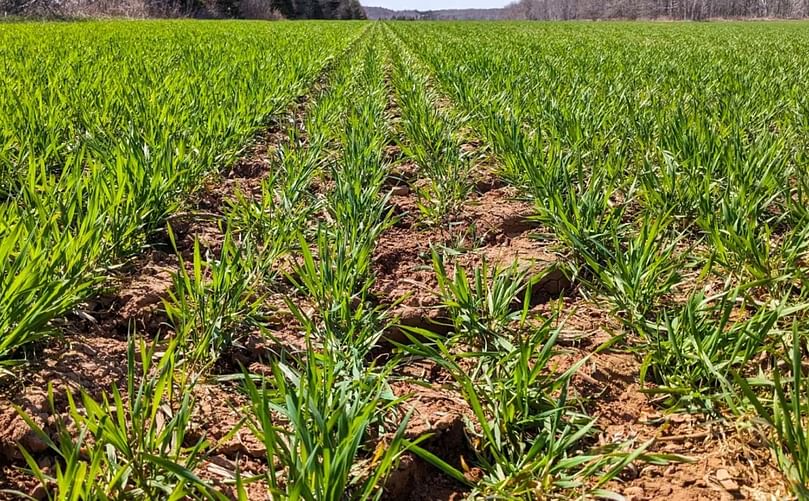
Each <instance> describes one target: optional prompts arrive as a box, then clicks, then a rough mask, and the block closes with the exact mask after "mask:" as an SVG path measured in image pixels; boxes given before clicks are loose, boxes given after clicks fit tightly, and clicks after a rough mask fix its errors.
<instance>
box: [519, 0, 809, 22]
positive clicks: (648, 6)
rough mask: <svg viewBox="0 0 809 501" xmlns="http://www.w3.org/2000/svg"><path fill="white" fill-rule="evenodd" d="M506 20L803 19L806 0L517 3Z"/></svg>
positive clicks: (536, 0)
mask: <svg viewBox="0 0 809 501" xmlns="http://www.w3.org/2000/svg"><path fill="white" fill-rule="evenodd" d="M504 10H505V13H504V14H505V15H504V18H508V19H535V20H539V19H559V20H564V19H683V20H693V21H698V20H703V19H711V18H726V19H733V18H803V17H807V16H809V0H518V1H517V2H515V3H512V4H511V5H509V6H507V7H506V8H505V9H504Z"/></svg>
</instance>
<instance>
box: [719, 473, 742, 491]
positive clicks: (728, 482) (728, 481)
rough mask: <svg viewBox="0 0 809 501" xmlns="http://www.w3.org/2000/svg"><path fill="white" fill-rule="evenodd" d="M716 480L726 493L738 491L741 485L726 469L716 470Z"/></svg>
mask: <svg viewBox="0 0 809 501" xmlns="http://www.w3.org/2000/svg"><path fill="white" fill-rule="evenodd" d="M716 479H717V480H718V481H719V484H720V485H721V486H722V488H723V489H725V490H726V491H738V490H739V484H737V483H736V481H735V480H733V477H732V476H731V475H730V472H729V471H727V470H726V469H724V468H720V469H718V470H716Z"/></svg>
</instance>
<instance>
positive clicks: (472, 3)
mask: <svg viewBox="0 0 809 501" xmlns="http://www.w3.org/2000/svg"><path fill="white" fill-rule="evenodd" d="M360 3H361V4H362V5H366V6H373V7H385V8H387V9H393V10H411V9H413V10H437V9H487V8H490V7H503V6H505V5H506V4H507V3H509V0H360Z"/></svg>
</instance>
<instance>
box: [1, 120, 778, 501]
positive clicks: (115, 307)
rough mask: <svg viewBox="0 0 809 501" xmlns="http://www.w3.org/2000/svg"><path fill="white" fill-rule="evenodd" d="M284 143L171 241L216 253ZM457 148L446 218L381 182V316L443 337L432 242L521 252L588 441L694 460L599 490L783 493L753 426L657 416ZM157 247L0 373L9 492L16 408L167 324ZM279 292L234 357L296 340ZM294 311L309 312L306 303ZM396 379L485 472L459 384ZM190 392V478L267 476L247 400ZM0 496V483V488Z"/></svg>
mask: <svg viewBox="0 0 809 501" xmlns="http://www.w3.org/2000/svg"><path fill="white" fill-rule="evenodd" d="M302 109H303V105H301V106H299V107H298V109H297V111H296V117H297V118H298V120H299V119H300V114H301V113H302ZM284 140H286V136H285V135H284V133H283V131H282V130H280V129H278V128H276V129H273V130H271V131H270V132H269V133H268V134H266V135H265V136H264V137H262V138H260V140H259V141H257V144H256V145H255V147H254V148H253V149H252V150H251V151H250V152H249V153H248V154H247V155H246V157H245V158H244V159H242V160H240V161H239V162H237V163H236V164H235V165H234V166H233V168H232V169H230V170H229V172H227V173H226V174H225V177H224V180H223V182H221V183H216V184H211V185H209V186H208V187H207V189H206V190H203V192H202V193H200V195H199V196H198V197H197V198H196V200H195V203H194V206H193V210H191V211H189V212H188V213H187V214H184V215H180V216H177V217H175V218H173V220H172V221H171V223H172V226H173V228H174V230H175V233H176V235H177V239H178V245H177V246H178V250H179V251H180V253H181V255H183V256H184V258H186V259H187V257H186V256H187V255H188V253H189V252H190V251H191V250H192V249H193V243H194V240H195V239H199V240H200V242H201V244H202V245H203V246H204V247H205V248H207V249H210V250H212V251H214V250H216V249H217V248H218V246H219V245H221V238H222V236H221V231H220V229H219V227H218V220H219V216H220V215H221V213H222V211H223V210H224V207H225V204H226V201H227V200H228V199H229V198H231V197H232V196H233V194H234V193H235V191H236V190H239V191H240V192H242V193H244V194H246V195H247V196H259V194H260V183H261V179H262V177H263V176H265V175H266V173H267V172H268V170H269V169H270V161H269V158H271V156H272V154H273V152H274V149H275V148H276V147H277V145H278V144H280V143H281V142H282V141H284ZM465 148H466V151H467V153H468V154H469V155H471V156H473V157H478V158H480V159H481V162H483V166H484V167H483V168H481V169H479V171H480V172H482V174H481V175H480V176H479V180H478V182H477V189H478V191H477V193H476V194H475V195H473V196H472V197H470V199H469V200H468V201H467V203H465V205H464V206H463V208H462V209H461V211H460V212H459V213H458V214H456V215H455V217H454V218H453V219H452V221H450V223H449V224H447V225H445V226H442V227H424V226H422V225H421V224H420V221H419V218H418V216H417V212H418V209H417V201H418V199H417V196H416V194H415V193H414V192H413V191H412V190H411V189H410V185H412V184H413V183H414V182H416V180H417V178H418V172H417V169H416V167H415V166H413V165H411V164H408V163H406V162H401V161H399V162H397V166H396V167H395V168H394V170H393V172H392V174H391V178H390V181H389V187H390V189H391V190H392V196H391V198H390V203H391V205H392V207H393V208H394V211H395V213H396V214H397V215H398V216H399V221H398V223H397V224H396V225H395V226H394V227H392V228H390V229H389V230H388V231H387V232H385V233H384V234H383V235H382V236H381V238H380V239H379V240H378V241H377V245H376V248H375V252H374V257H373V262H374V272H375V275H376V282H375V285H374V288H373V293H374V295H375V297H376V300H377V301H378V302H379V304H382V305H387V306H391V311H390V314H391V315H392V316H394V317H397V318H399V324H400V326H407V327H418V328H423V329H429V330H431V331H433V332H438V333H441V332H448V331H450V330H451V325H450V322H449V320H448V318H447V313H446V311H444V310H443V309H442V308H441V307H440V304H441V301H440V299H439V297H438V291H437V286H438V284H437V280H436V276H435V272H434V270H433V264H432V257H431V248H432V247H433V246H446V247H449V248H453V249H455V250H457V251H458V253H459V255H458V257H457V258H456V259H454V260H453V261H452V262H451V263H450V265H451V266H462V267H464V268H465V269H470V270H471V269H472V268H474V267H476V266H479V265H480V264H481V263H482V262H483V260H486V261H487V262H488V263H490V264H491V265H493V266H496V267H505V266H510V265H511V264H512V263H514V262H516V263H517V266H518V267H519V268H520V269H522V270H524V271H525V272H526V273H528V274H529V275H531V276H534V277H539V279H538V280H537V282H536V284H535V285H534V289H535V290H534V291H533V298H534V301H533V303H534V304H533V308H532V310H531V311H532V318H534V319H537V318H540V317H548V316H550V315H551V314H553V313H555V312H558V313H559V319H558V321H559V322H561V325H562V336H561V338H560V344H561V352H560V354H559V355H558V356H557V357H556V358H555V362H556V364H557V368H558V369H559V370H563V369H565V368H567V367H570V366H571V365H572V364H574V363H576V362H577V361H579V360H581V358H582V357H586V356H590V358H589V360H588V361H587V363H585V364H584V365H583V366H582V368H581V369H580V370H579V371H578V373H577V375H576V377H575V378H574V389H575V392H576V393H577V394H578V395H579V396H580V397H582V398H583V399H585V400H586V401H587V405H588V407H589V411H590V412H591V415H593V416H594V417H596V418H597V426H598V428H599V430H601V433H600V436H599V438H598V443H597V444H594V445H607V444H614V443H625V442H627V441H631V442H632V443H634V444H635V446H639V445H640V444H642V443H645V442H646V441H648V440H651V439H654V442H653V443H652V445H651V446H650V448H649V451H654V452H664V453H669V454H681V455H684V456H688V457H689V458H691V459H692V461H691V462H682V463H672V464H669V465H665V466H653V465H649V464H645V463H643V462H636V463H635V464H633V465H631V466H630V467H628V468H627V469H626V470H625V471H624V472H623V473H622V474H621V475H620V477H619V478H618V479H617V480H614V481H612V482H610V483H609V484H608V485H607V486H606V487H607V488H609V489H611V490H614V491H616V492H619V493H621V494H623V495H624V496H625V497H626V498H627V499H630V500H632V499H637V500H640V499H661V498H669V499H672V500H686V499H688V500H690V499H782V498H786V497H789V496H788V494H787V493H788V490H787V489H786V486H785V483H784V479H783V477H782V475H781V474H780V473H779V472H778V470H777V468H776V467H775V465H774V463H773V460H772V458H771V457H770V454H769V452H768V449H767V446H766V443H765V442H764V441H763V440H762V439H761V437H760V435H759V434H758V433H757V431H756V430H755V429H750V430H747V429H737V428H736V427H735V426H733V424H732V423H727V422H711V421H710V420H708V419H707V418H705V417H703V416H695V415H684V414H666V413H665V412H664V411H663V410H662V409H661V408H660V407H659V406H657V405H656V402H655V401H654V400H653V398H652V397H649V396H648V395H647V394H646V393H643V392H642V391H641V388H640V386H639V376H638V368H639V365H640V364H639V361H638V360H637V358H636V356H635V355H633V354H632V353H630V352H629V351H628V350H627V349H626V345H620V344H617V345H616V346H614V347H613V348H611V349H608V350H605V351H602V352H599V353H594V352H595V350H596V349H597V348H598V347H599V346H601V345H602V344H603V343H605V342H606V341H608V340H609V339H610V338H611V337H612V336H614V335H620V334H621V333H622V331H621V325H620V323H618V322H617V321H616V320H615V319H614V317H613V316H612V315H611V314H610V313H609V311H608V310H607V309H606V308H605V307H603V306H602V305H600V304H598V302H597V301H594V300H588V299H585V298H583V297H581V296H580V295H579V294H577V291H576V288H575V285H574V284H571V283H570V281H569V280H568V279H567V278H566V276H565V274H564V273H563V272H562V271H561V270H562V269H563V258H562V257H561V256H559V255H558V254H557V252H556V247H557V246H556V243H555V242H553V241H552V240H550V241H549V240H543V239H540V238H537V236H538V235H540V234H542V233H544V232H543V229H542V228H540V227H538V226H537V225H536V224H535V223H534V222H532V221H531V220H530V218H529V216H530V215H531V214H532V213H533V208H532V206H531V204H530V203H528V202H525V201H523V200H520V199H519V194H518V193H517V192H516V191H515V190H514V189H512V188H509V187H504V186H503V185H502V183H501V182H500V181H499V180H498V179H497V177H496V176H495V175H494V174H493V173H492V172H493V171H492V170H491V169H490V168H488V167H486V165H487V164H486V163H485V162H486V161H487V159H488V155H487V153H486V152H485V151H482V149H483V148H484V146H483V144H482V143H480V142H475V141H474V140H471V139H470V141H469V142H468V143H467V145H466V146H465ZM399 154H400V152H398V150H397V148H396V147H389V148H388V151H386V156H387V157H388V158H389V159H390V160H391V161H396V160H397V159H398V157H399ZM398 160H400V159H398ZM166 243H167V241H165V240H164V241H163V242H162V245H156V246H155V247H154V248H152V249H150V250H148V251H147V252H145V253H144V254H143V255H142V256H141V257H139V258H137V259H135V260H134V261H133V262H132V263H130V265H129V266H127V267H124V268H123V269H122V270H120V271H119V273H118V275H117V276H115V277H113V278H112V279H111V280H110V285H111V287H110V289H111V292H110V293H109V294H107V295H104V296H102V297H99V298H98V299H96V300H94V301H91V302H88V304H87V305H85V307H84V308H83V311H82V312H81V313H80V314H79V315H76V317H77V318H74V317H73V316H71V318H66V319H64V320H63V321H62V322H61V325H60V328H61V329H62V331H63V333H64V337H63V339H61V340H58V341H54V342H52V343H50V344H48V345H46V346H44V347H42V348H41V349H40V350H39V351H37V352H36V353H35V358H33V359H32V360H30V363H29V364H28V365H27V366H25V367H24V368H23V369H21V370H20V371H19V374H18V377H17V379H16V380H15V381H13V382H11V381H7V382H5V383H4V384H5V391H4V392H3V393H2V395H0V491H1V490H2V489H13V490H18V491H21V492H24V493H28V494H29V495H32V496H35V497H39V496H42V495H43V494H44V492H42V490H41V489H38V488H37V487H36V482H34V481H32V480H31V478H30V477H28V476H27V475H25V474H24V473H22V472H21V471H20V470H19V467H21V466H24V463H23V462H22V461H21V455H20V453H19V450H18V445H21V446H23V447H25V448H26V450H27V451H29V452H31V453H32V454H33V455H34V457H35V458H36V460H37V461H39V462H40V463H41V464H42V465H50V464H53V461H54V458H53V456H52V454H50V453H49V451H47V447H46V445H45V444H44V442H42V440H41V439H39V438H38V437H37V436H36V434H35V433H33V432H32V431H31V430H30V429H29V428H28V426H27V425H26V424H25V423H24V422H23V420H22V419H21V418H20V417H19V416H18V415H17V412H16V410H15V408H14V407H13V406H14V405H17V406H19V407H21V408H22V409H23V410H24V411H25V412H26V413H28V414H29V415H30V416H32V419H33V420H34V421H35V422H36V423H37V424H38V425H40V426H42V427H43V428H45V429H50V427H52V425H53V423H54V419H55V417H54V416H53V414H52V412H51V411H50V409H49V405H48V399H47V388H48V386H49V385H52V387H53V391H54V395H55V404H56V407H57V409H58V411H59V412H64V409H65V406H66V402H65V394H66V391H67V390H70V391H72V392H74V393H76V392H77V391H78V390H84V391H87V392H89V393H90V394H91V395H94V396H99V395H100V394H101V393H102V392H105V391H109V390H110V388H112V387H113V386H114V385H118V386H119V387H121V385H122V384H123V382H124V379H125V375H126V351H127V341H126V338H127V334H128V333H129V332H131V331H132V330H133V329H134V330H135V331H137V332H139V333H141V334H144V335H146V336H149V337H153V336H156V335H158V334H159V333H161V331H164V332H165V331H166V329H167V326H166V324H165V321H166V319H165V316H164V314H163V313H162V306H161V303H162V300H163V299H164V298H166V296H167V292H168V290H169V289H170V288H171V286H172V276H173V274H174V273H175V272H176V271H177V268H178V266H179V263H178V260H177V258H176V256H175V255H174V253H173V252H170V251H169V250H168V249H166ZM283 296H284V294H278V295H276V296H273V297H271V298H270V299H269V301H270V303H272V304H275V305H277V306H278V308H277V310H278V314H277V317H276V318H274V319H272V321H271V324H272V329H273V331H272V333H271V336H272V337H273V338H274V339H266V338H265V337H264V336H261V335H258V334H252V335H250V336H248V337H247V339H246V340H245V342H244V345H245V346H244V348H243V349H242V350H239V351H237V352H236V353H234V354H233V358H234V361H235V362H238V363H241V364H242V365H244V366H247V367H249V368H250V370H252V371H254V372H256V373H262V372H266V370H267V368H266V366H264V365H263V364H262V357H269V356H272V355H273V354H277V353H279V352H280V351H284V350H287V351H292V352H298V351H301V350H303V348H304V345H303V340H302V337H301V335H300V327H299V326H298V325H297V323H296V322H295V321H294V320H293V319H292V318H291V316H290V315H289V314H288V312H287V311H285V308H284V297H283ZM301 307H302V308H307V306H306V305H304V304H303V303H302V305H301ZM388 336H389V339H390V340H394V341H398V342H405V341H406V337H405V336H404V331H403V330H402V329H401V328H394V329H392V331H391V332H389V333H388ZM627 342H629V341H627ZM383 348H384V349H390V347H389V346H386V347H383ZM234 365H238V364H234ZM232 369H234V367H233V366H228V367H226V368H223V370H222V372H227V371H228V370H230V372H233V370H232ZM391 385H392V388H393V390H394V393H395V394H396V395H397V396H405V395H407V396H410V398H409V399H408V400H407V401H406V403H405V404H404V405H403V406H402V413H403V414H402V415H404V413H406V412H411V417H410V421H409V422H408V425H407V428H406V434H407V436H408V437H409V438H417V437H419V436H422V435H423V434H425V433H429V434H430V435H431V436H430V438H429V439H427V440H426V441H425V442H423V443H422V444H421V445H422V447H424V448H425V449H427V450H430V451H432V452H433V453H434V454H436V455H437V456H439V457H441V458H442V459H443V460H445V461H446V462H448V463H450V464H452V465H454V466H456V467H457V468H463V465H464V464H466V465H469V466H472V468H469V469H468V471H467V476H468V478H469V479H470V480H475V479H476V478H478V477H479V475H480V472H479V471H478V470H476V469H475V468H474V465H473V458H474V455H473V452H472V449H471V446H470V444H469V443H468V440H467V436H466V432H465V427H466V426H467V424H466V423H467V421H468V420H471V411H470V409H469V407H468V405H467V404H466V403H465V402H464V400H463V399H462V398H461V397H460V395H459V394H458V393H457V392H456V391H455V390H454V389H453V385H452V381H451V378H449V376H448V375H447V374H446V373H445V372H444V371H443V370H441V369H440V368H438V367H436V366H435V365H434V364H431V363H427V362H424V361H421V360H412V361H410V362H409V363H408V364H406V365H405V366H404V367H402V368H400V370H399V372H397V374H396V378H395V379H394V380H393V382H392V384H391ZM195 397H196V399H197V401H198V406H197V409H196V414H195V419H194V424H195V427H194V429H193V430H191V434H192V435H193V436H195V437H199V436H205V437H208V438H209V439H211V440H212V441H214V442H215V443H216V444H217V445H216V447H215V454H214V455H213V456H212V457H211V458H210V460H209V461H207V462H206V463H205V464H204V465H203V467H202V468H201V471H199V472H198V473H199V474H200V475H201V476H202V477H203V478H206V479H208V480H211V481H212V482H215V483H216V485H217V486H219V487H221V488H222V489H223V490H227V489H229V487H227V486H226V482H227V480H229V479H232V478H233V476H234V475H235V472H236V471H237V469H238V470H239V471H240V472H241V474H242V475H244V476H249V475H254V474H259V473H261V472H262V471H264V470H265V469H266V468H267V464H266V459H265V457H264V452H265V451H264V450H263V447H262V445H261V444H260V443H259V442H258V441H257V440H256V439H255V438H254V437H252V436H251V435H250V434H249V432H248V430H247V429H246V428H242V429H241V430H239V431H238V432H237V433H235V434H233V436H229V435H230V432H231V431H232V430H234V428H236V427H237V426H239V424H240V422H241V419H242V418H243V416H244V412H243V411H242V409H243V407H244V405H245V401H244V398H243V397H242V396H241V395H240V393H239V392H238V391H236V389H235V387H233V386H230V385H229V384H228V383H220V384H214V382H213V381H206V382H205V383H204V384H201V385H199V386H198V387H197V388H196V390H195ZM466 492H467V490H466V489H465V488H464V487H463V486H462V485H460V484H458V483H457V482H455V481H453V480H451V479H449V478H447V477H446V476H444V475H442V474H440V473H439V472H438V471H437V470H436V469H435V468H433V467H431V466H430V465H428V464H426V463H425V462H424V461H422V460H420V459H419V458H417V457H416V456H414V455H412V454H408V455H405V456H404V457H403V459H402V461H401V463H400V465H399V467H398V469H397V470H396V471H395V472H394V473H393V474H392V475H391V477H390V478H389V479H388V482H387V484H386V495H385V499H391V500H406V499H409V500H457V499H462V498H463V497H464V495H465V494H466ZM3 496H4V495H3V494H0V498H3ZM249 496H250V499H263V498H265V497H266V489H265V486H263V485H262V484H260V483H255V484H251V486H250V492H249ZM9 497H13V496H11V495H9Z"/></svg>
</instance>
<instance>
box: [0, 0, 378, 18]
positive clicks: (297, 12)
mask: <svg viewBox="0 0 809 501" xmlns="http://www.w3.org/2000/svg"><path fill="white" fill-rule="evenodd" d="M0 15H6V16H8V15H10V16H22V17H45V18H83V17H107V16H122V17H142V18H148V17H158V18H163V17H197V18H211V19H219V18H247V19H365V18H366V16H365V11H364V10H363V8H362V6H361V5H360V3H359V0H0Z"/></svg>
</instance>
